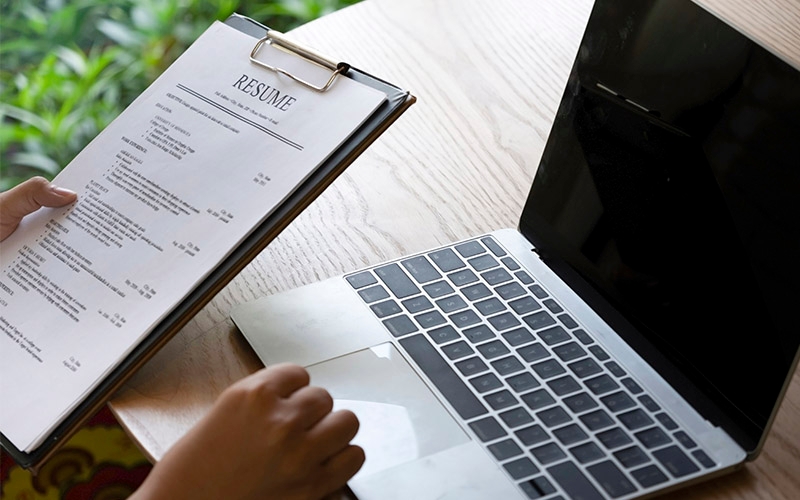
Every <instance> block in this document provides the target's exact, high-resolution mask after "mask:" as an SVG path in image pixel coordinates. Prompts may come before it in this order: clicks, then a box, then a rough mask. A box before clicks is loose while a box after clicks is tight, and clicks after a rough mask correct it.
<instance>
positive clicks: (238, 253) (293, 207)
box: [0, 14, 416, 471]
mask: <svg viewBox="0 0 800 500" xmlns="http://www.w3.org/2000/svg"><path fill="white" fill-rule="evenodd" d="M225 24H227V25H229V26H231V27H233V28H236V29H238V30H239V31H241V32H243V33H247V34H248V35H251V36H252V37H253V44H254V46H253V47H254V48H253V51H252V52H251V54H250V58H251V61H252V60H253V59H254V56H255V55H256V53H257V51H258V48H259V47H260V44H263V43H274V44H276V45H279V46H280V48H282V49H284V50H287V51H289V52H293V53H295V54H296V55H297V56H298V57H303V58H305V59H308V60H310V61H311V62H313V63H315V64H318V65H322V66H327V67H329V69H331V71H332V73H331V74H332V79H331V81H329V82H328V83H332V82H333V79H335V78H350V79H352V80H354V81H357V82H359V83H362V84H364V85H367V86H369V87H372V88H374V89H377V90H380V91H381V92H384V93H385V94H386V100H385V101H384V102H383V103H382V104H381V105H380V106H379V107H378V109H376V110H375V111H374V112H373V114H372V115H370V117H369V118H368V119H367V120H365V121H364V123H363V124H362V125H361V127H359V128H358V129H357V130H356V131H355V132H354V133H353V134H352V135H351V136H350V137H349V138H348V139H347V140H345V142H344V143H342V145H341V146H339V148H337V149H336V151H334V152H333V153H332V154H331V155H330V156H329V157H328V159H327V160H325V161H324V162H323V163H322V165H320V166H319V167H318V168H317V169H316V170H315V171H314V172H313V173H312V174H311V175H310V176H309V177H308V178H307V179H306V180H305V181H304V182H303V183H302V184H301V185H300V186H299V187H298V188H297V189H296V190H295V191H294V192H293V193H292V194H291V195H290V196H289V197H288V198H287V199H286V201H284V202H283V203H282V204H281V205H280V206H279V207H277V208H276V209H275V210H274V211H273V213H272V214H271V215H269V216H268V217H267V218H266V219H265V220H264V221H262V223H261V224H260V225H259V226H258V227H257V228H256V229H255V230H254V231H253V232H252V233H251V234H250V235H249V236H248V237H247V238H246V239H245V240H244V241H243V242H242V243H241V244H240V245H239V246H238V247H237V248H236V249H235V250H234V251H233V252H231V254H230V255H229V256H228V257H227V258H225V259H224V260H223V261H222V262H221V263H220V264H219V265H218V266H217V267H216V268H215V269H214V270H213V271H212V272H211V273H210V274H209V275H208V277H206V278H205V279H204V280H203V281H202V282H201V283H199V284H198V285H197V286H196V287H195V288H194V289H193V290H192V291H191V292H190V293H189V294H188V295H187V296H186V297H185V298H184V300H183V301H182V302H181V303H180V304H178V306H177V307H176V308H175V309H174V310H173V311H172V312H171V313H170V314H169V315H168V316H167V317H166V318H165V319H164V320H162V321H161V322H160V323H159V324H158V325H157V326H156V327H155V328H154V329H153V331H151V332H150V334H148V335H147V337H145V338H144V339H143V340H142V341H140V342H139V344H138V345H137V347H136V348H134V350H133V351H132V352H131V353H130V354H129V355H128V356H127V357H126V358H125V359H124V360H123V361H122V362H121V363H120V364H119V365H117V367H116V368H115V369H114V370H113V371H112V372H111V373H110V374H109V375H108V376H107V377H106V378H105V379H103V380H102V381H101V382H100V384H99V385H98V386H97V387H95V389H94V390H93V391H92V392H91V393H90V394H89V395H88V396H87V397H86V398H85V399H84V400H83V401H82V402H81V403H80V405H78V407H77V408H76V409H75V410H73V411H72V412H71V413H70V414H69V415H68V416H67V417H66V418H65V419H64V420H63V421H62V422H61V423H60V424H59V425H58V426H57V427H56V428H55V429H54V430H53V432H52V433H51V434H50V435H49V436H48V437H47V438H46V439H45V440H44V441H43V442H42V444H41V445H40V446H39V447H38V448H36V449H35V450H34V451H32V452H29V453H26V452H23V451H21V450H19V449H18V448H17V447H16V446H14V445H13V444H12V443H11V441H9V440H8V439H7V438H6V436H5V435H4V434H0V445H2V447H3V450H4V451H5V452H7V453H8V454H9V455H10V456H11V458H12V459H13V460H14V461H15V462H16V463H17V464H18V465H19V466H21V467H24V468H26V469H32V470H34V471H35V470H37V469H38V468H39V467H41V465H42V464H43V463H44V462H46V461H47V460H48V459H49V458H50V457H51V456H52V455H54V454H55V453H56V452H57V451H58V449H59V448H60V446H61V444H63V443H64V442H66V441H67V440H68V439H69V438H70V437H71V436H72V435H73V434H74V433H75V432H76V431H77V430H78V429H79V428H80V427H81V426H82V425H83V424H84V423H85V422H87V421H88V420H89V419H90V418H91V417H92V416H93V415H94V414H95V413H97V411H99V410H100V409H101V408H102V406H103V405H105V404H106V402H107V401H108V399H110V398H111V396H113V395H114V393H115V392H116V391H117V390H118V389H119V388H120V387H121V386H122V384H124V383H125V381H127V380H128V378H130V376H131V375H133V373H135V371H136V370H137V369H138V368H139V367H140V366H142V365H143V364H144V363H145V362H147V361H148V360H149V359H150V358H151V357H152V356H153V355H154V354H155V353H156V352H158V350H159V349H160V348H161V347H162V346H164V345H165V344H166V343H167V342H168V341H169V340H170V339H171V338H172V337H173V336H174V335H175V334H176V333H177V332H178V331H179V330H180V329H181V328H183V326H185V325H186V324H187V323H188V322H189V321H190V320H191V319H192V318H193V317H194V316H195V314H197V313H198V312H199V311H200V310H201V309H202V308H203V307H204V306H205V305H206V304H207V303H208V302H209V301H210V300H211V299H212V298H213V297H214V296H215V295H216V294H217V293H219V292H220V291H221V290H222V289H223V288H224V287H225V285H227V284H228V282H230V281H231V280H232V279H233V278H234V277H235V276H236V275H237V274H239V272H241V271H242V269H244V268H245V267H246V266H247V264H249V263H250V261H252V260H253V259H254V258H255V257H256V256H257V255H258V254H259V253H260V252H261V251H262V250H263V249H264V248H266V246H267V245H268V244H269V243H270V241H272V240H273V239H274V238H275V237H276V236H278V234H280V232H281V231H282V230H283V229H284V228H286V227H287V226H288V225H289V223H290V222H291V221H292V220H294V218H295V217H297V215H299V214H300V212H302V211H303V210H304V209H305V208H306V207H307V206H308V205H309V204H310V203H311V202H312V201H314V199H316V197H317V196H319V195H320V194H321V193H322V192H323V191H324V190H325V188H327V187H328V186H329V185H330V184H331V183H332V182H333V181H334V179H336V177H338V176H339V174H341V173H342V172H343V171H344V170H345V169H346V168H347V166H349V165H350V164H351V163H352V162H353V161H354V160H355V159H356V158H357V157H358V156H359V155H360V154H361V153H363V152H364V151H365V150H366V149H367V147H369V145H370V144H372V142H373V141H375V139H377V138H378V137H379V136H380V135H381V134H382V133H383V132H385V131H386V129H388V128H389V126H391V125H392V123H394V121H395V120H396V119H397V118H398V117H399V116H400V115H401V114H403V112H404V111H405V110H406V109H408V107H409V106H411V105H412V104H414V102H416V98H415V97H414V96H413V95H412V94H411V93H410V92H408V91H407V90H403V89H401V88H400V87H397V86H395V85H392V84H390V83H388V82H385V81H383V80H381V79H379V78H376V77H374V76H372V75H370V74H368V73H366V72H364V71H361V70H359V69H357V68H354V67H352V66H350V65H349V64H347V63H343V62H339V63H332V62H331V61H330V60H329V59H327V58H325V57H324V56H321V55H319V54H318V53H316V52H315V51H313V50H311V49H307V48H304V47H302V46H300V45H297V44H294V43H292V42H291V41H290V40H288V39H287V38H286V37H284V36H283V35H282V34H280V33H278V32H275V31H273V30H270V29H269V28H267V27H266V26H264V25H262V24H260V23H258V22H257V21H254V20H253V19H250V18H248V17H245V16H242V15H239V14H233V15H231V16H230V17H229V18H228V19H226V20H225ZM242 57H247V54H243V55H242ZM254 63H256V64H259V63H258V62H257V61H254ZM259 65H262V64H259ZM269 69H272V70H274V71H278V72H280V73H282V74H284V75H285V76H288V77H290V78H294V76H293V75H289V74H287V73H285V72H283V71H282V70H281V69H280V68H271V67H270V68H269ZM300 83H303V84H304V85H310V86H312V87H313V84H309V83H308V82H300ZM315 90H318V91H321V92H324V91H325V90H326V88H325V87H324V86H321V87H318V88H316V89H315Z"/></svg>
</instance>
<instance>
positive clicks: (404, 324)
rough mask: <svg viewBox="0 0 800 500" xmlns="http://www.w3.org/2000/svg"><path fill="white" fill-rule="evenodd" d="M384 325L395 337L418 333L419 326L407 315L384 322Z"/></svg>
mask: <svg viewBox="0 0 800 500" xmlns="http://www.w3.org/2000/svg"><path fill="white" fill-rule="evenodd" d="M383 324H384V325H385V326H386V328H387V329H388V330H389V333H391V334H392V335H393V336H395V337H402V336H403V335H408V334H409V333H413V332H416V331H417V325H416V324H414V322H413V321H411V318H409V317H408V316H406V315H405V314H401V315H400V316H395V317H393V318H389V319H385V320H383Z"/></svg>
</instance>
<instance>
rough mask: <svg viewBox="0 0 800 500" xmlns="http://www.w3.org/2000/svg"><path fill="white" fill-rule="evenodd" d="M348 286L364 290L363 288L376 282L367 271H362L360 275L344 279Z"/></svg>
mask: <svg viewBox="0 0 800 500" xmlns="http://www.w3.org/2000/svg"><path fill="white" fill-rule="evenodd" d="M345 279H346V280H347V282H348V283H350V286H352V287H353V288H355V289H356V290H358V289H359V288H364V287H365V286H369V285H374V284H375V283H377V282H378V280H377V279H375V276H373V275H372V273H371V272H369V271H364V272H362V273H358V274H354V275H352V276H348V277H347V278H345Z"/></svg>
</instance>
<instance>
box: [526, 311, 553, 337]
mask: <svg viewBox="0 0 800 500" xmlns="http://www.w3.org/2000/svg"><path fill="white" fill-rule="evenodd" d="M522 320H523V321H525V323H527V325H528V326H529V327H531V328H532V329H534V330H541V329H542V328H546V327H548V326H551V325H554V324H555V323H556V320H554V319H553V317H552V316H550V315H549V314H548V313H547V312H545V311H539V312H536V313H533V314H529V315H527V316H524V317H523V318H522ZM556 342H557V341H554V342H553V343H556Z"/></svg>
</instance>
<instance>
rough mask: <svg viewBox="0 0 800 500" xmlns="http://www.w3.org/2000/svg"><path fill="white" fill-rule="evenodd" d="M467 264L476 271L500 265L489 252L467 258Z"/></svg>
mask: <svg viewBox="0 0 800 500" xmlns="http://www.w3.org/2000/svg"><path fill="white" fill-rule="evenodd" d="M467 264H469V265H470V266H471V267H472V268H473V269H475V270H476V271H478V272H481V271H486V270H487V269H491V268H493V267H497V266H499V265H500V264H499V263H498V262H497V261H496V260H495V258H494V257H492V256H491V255H489V254H486V255H481V256H478V257H473V258H471V259H469V260H467Z"/></svg>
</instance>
